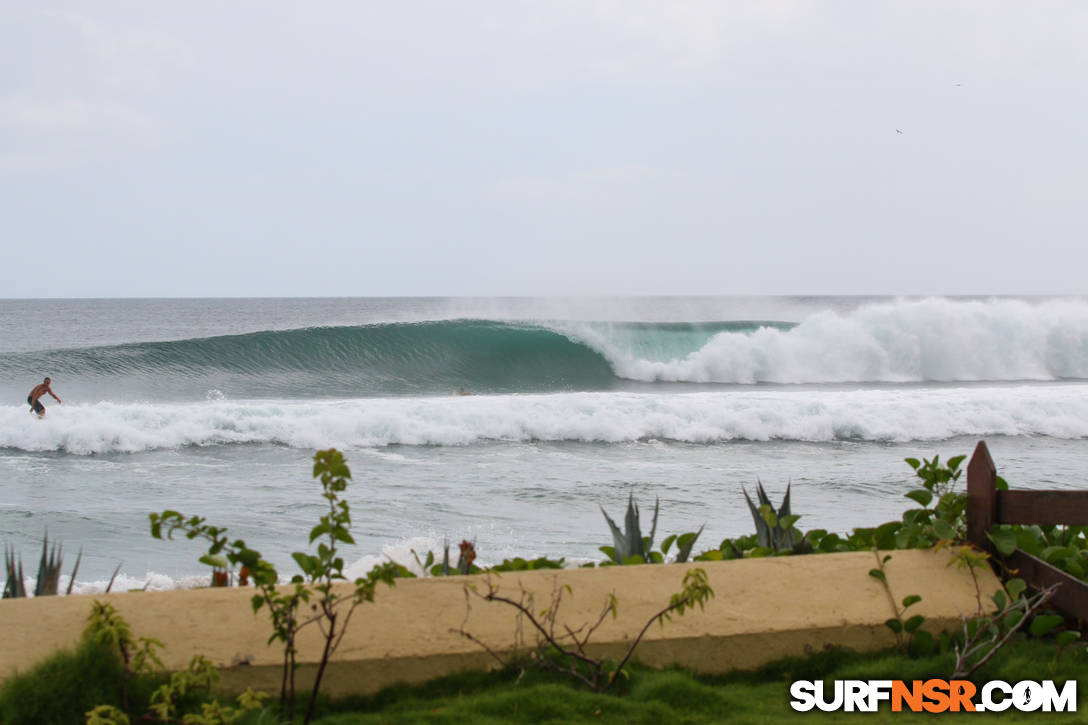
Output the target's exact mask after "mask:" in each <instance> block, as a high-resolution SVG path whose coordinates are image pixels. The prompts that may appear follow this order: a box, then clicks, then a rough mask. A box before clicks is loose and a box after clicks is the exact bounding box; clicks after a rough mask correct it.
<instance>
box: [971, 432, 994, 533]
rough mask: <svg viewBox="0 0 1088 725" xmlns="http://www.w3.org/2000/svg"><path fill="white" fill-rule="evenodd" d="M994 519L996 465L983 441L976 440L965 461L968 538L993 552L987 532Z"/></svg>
mask: <svg viewBox="0 0 1088 725" xmlns="http://www.w3.org/2000/svg"><path fill="white" fill-rule="evenodd" d="M995 523H997V468H996V467H995V466H994V461H993V459H992V458H990V449H988V448H987V447H986V441H979V442H978V445H977V446H975V452H974V453H973V454H972V455H971V460H970V461H969V462H968V463H967V540H968V541H970V542H971V543H972V544H974V545H975V546H977V547H978V548H980V549H983V550H985V551H990V552H992V551H993V550H994V547H993V544H992V543H991V542H990V540H989V538H987V536H986V534H987V533H988V532H989V531H990V527H991V526H993V525H994V524H995Z"/></svg>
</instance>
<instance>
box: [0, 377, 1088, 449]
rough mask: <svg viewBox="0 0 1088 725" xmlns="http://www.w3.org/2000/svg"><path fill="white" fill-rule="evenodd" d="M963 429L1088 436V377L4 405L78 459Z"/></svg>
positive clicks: (28, 430) (27, 427) (28, 444)
mask: <svg viewBox="0 0 1088 725" xmlns="http://www.w3.org/2000/svg"><path fill="white" fill-rule="evenodd" d="M960 435H977V436H982V435H1045V436H1053V437H1058V438H1082V437H1088V383H1055V384H1031V385H1018V386H1017V385H1004V386H985V387H983V386H972V387H941V388H931V387H922V386H906V387H896V388H891V387H889V388H871V389H864V390H854V391H850V390H826V389H805V388H798V389H785V390H782V389H776V390H731V391H723V392H701V393H684V394H657V393H649V394H645V393H562V394H550V395H502V396H498V395H496V396H471V397H460V396H448V397H441V398H380V399H361V400H345V401H304V402H266V401H248V402H246V401H231V402H203V403H191V404H132V405H122V404H116V403H97V404H94V405H88V406H80V405H71V406H68V405H66V406H63V407H62V406H56V407H55V408H54V409H53V410H50V413H49V415H48V416H47V417H46V418H45V419H44V420H36V419H34V418H33V417H32V416H29V415H28V414H27V412H26V409H25V408H23V407H21V406H20V407H10V406H9V407H3V408H0V447H3V448H9V449H18V450H24V451H63V452H67V453H74V454H95V453H115V452H124V453H134V452H138V451H147V450H156V449H169V448H176V447H180V446H194V445H195V446H207V445H223V444H234V443H270V444H279V445H286V446H291V447H295V448H324V447H328V446H337V447H340V448H345V449H350V448H365V447H382V446H390V445H412V446H418V445H437V446H442V445H467V444H472V443H476V442H480V441H489V440H497V441H585V442H606V443H616V442H624V441H639V440H647V439H660V440H671V441H687V442H693V443H713V442H720V441H729V440H740V439H743V440H757V441H765V440H800V441H831V440H840V439H857V440H875V441H908V440H941V439H946V438H951V437H955V436H960Z"/></svg>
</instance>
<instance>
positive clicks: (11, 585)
mask: <svg viewBox="0 0 1088 725" xmlns="http://www.w3.org/2000/svg"><path fill="white" fill-rule="evenodd" d="M4 568H5V569H7V572H8V576H7V579H6V580H5V582H4V597H3V598H4V599H16V598H19V597H25V596H26V587H24V586H23V562H22V561H21V560H19V561H18V562H17V561H16V559H15V550H14V549H9V548H8V545H7V544H4Z"/></svg>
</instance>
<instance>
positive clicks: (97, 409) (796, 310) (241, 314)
mask: <svg viewBox="0 0 1088 725" xmlns="http://www.w3.org/2000/svg"><path fill="white" fill-rule="evenodd" d="M46 375H49V376H51V377H52V378H53V388H54V390H55V391H56V393H57V394H58V395H59V396H60V397H61V398H62V399H63V400H64V403H63V405H58V404H57V403H56V402H55V401H53V400H52V399H51V398H48V396H47V397H46V399H45V400H44V403H45V405H46V406H47V408H48V415H47V416H46V417H45V418H44V419H43V420H38V419H37V418H36V417H35V416H33V415H30V414H29V411H28V407H27V406H26V405H25V402H24V401H25V399H26V395H27V393H28V391H29V390H30V388H31V387H33V385H35V384H36V383H38V382H40V380H41V378H42V377H44V376H46ZM462 389H463V390H465V391H467V392H470V393H472V394H471V395H459V394H458V392H459V391H460V390H462ZM0 401H3V404H2V405H0V540H2V541H3V542H5V543H6V544H8V545H10V546H13V547H14V548H15V549H16V550H18V551H20V552H21V553H22V557H23V560H24V564H25V566H26V568H27V569H30V570H36V566H35V564H36V561H37V559H36V557H37V555H38V552H39V545H40V540H41V537H42V535H43V533H46V532H48V534H49V536H50V538H51V539H55V540H60V541H62V542H63V544H64V546H65V554H66V561H67V564H66V566H65V573H66V574H67V572H68V571H70V568H71V565H72V564H73V563H74V559H75V553H76V551H77V550H78V549H80V548H82V551H83V560H82V564H81V565H80V569H79V573H78V575H77V582H76V586H75V590H76V591H84V592H86V591H96V590H101V589H102V588H103V587H104V586H105V582H106V581H107V580H108V579H109V577H110V574H111V573H112V572H113V571H114V569H115V568H116V567H118V565H120V567H121V572H122V574H121V576H120V577H119V580H118V584H117V585H115V586H117V587H119V588H122V589H123V588H139V587H144V586H149V587H151V588H166V587H172V586H178V585H181V586H187V585H192V584H195V583H199V582H201V581H202V580H206V579H207V574H208V572H207V570H206V567H204V566H202V565H200V564H199V563H198V562H197V558H198V556H199V554H200V553H201V551H202V549H201V547H200V546H199V545H198V544H197V543H194V542H189V541H185V540H180V541H174V542H159V541H154V540H152V539H151V537H150V535H149V533H148V514H149V513H150V512H152V511H161V510H163V509H166V508H170V509H177V510H180V511H182V512H184V513H186V514H199V515H202V516H205V517H207V518H208V520H209V522H211V523H214V524H216V525H220V526H226V527H228V528H229V530H230V533H231V535H232V536H238V537H242V538H244V539H246V541H247V542H248V543H249V544H250V545H251V546H254V547H255V548H258V549H260V550H261V551H262V552H263V553H264V554H265V556H266V558H269V559H270V560H272V561H273V562H275V563H276V564H277V565H279V566H280V569H281V573H283V574H285V575H290V574H292V573H294V571H293V564H292V563H291V560H290V552H292V551H295V550H299V549H303V548H305V540H306V536H307V533H308V531H309V529H310V528H311V527H312V525H313V523H314V522H315V521H316V519H317V517H318V516H320V515H321V513H322V510H323V509H322V499H321V498H320V496H319V490H320V489H319V486H318V484H316V483H315V482H314V481H313V480H312V479H311V478H310V467H311V460H310V459H311V457H312V455H313V452H314V451H315V450H316V449H318V448H327V447H330V446H336V447H338V448H340V449H341V450H343V451H344V452H345V454H346V456H347V458H348V462H349V464H350V465H351V467H352V471H353V473H354V479H353V483H352V484H351V485H350V486H349V488H348V491H347V498H348V500H349V502H350V503H351V507H352V515H353V524H354V526H353V530H354V533H355V537H356V541H357V543H356V545H355V546H354V547H349V548H348V551H346V552H345V554H346V559H347V560H348V561H350V562H351V566H350V567H349V569H350V571H351V573H353V574H355V573H363V572H365V571H366V570H367V569H369V567H370V566H372V565H373V564H374V563H376V562H378V561H380V560H381V559H383V558H386V557H389V558H393V559H396V560H397V561H400V562H401V563H404V564H410V563H411V561H412V554H411V552H412V550H416V551H419V552H423V551H425V550H427V549H431V550H435V551H436V553H438V552H440V550H441V547H442V544H443V542H444V541H446V540H448V541H450V542H452V543H453V544H454V550H456V543H457V542H459V541H460V540H461V539H469V540H473V541H475V543H476V548H477V551H478V553H479V558H480V560H481V562H482V563H485V564H487V563H497V562H499V561H501V560H502V559H503V558H505V557H509V556H518V555H520V556H526V557H535V556H542V555H547V556H552V557H557V556H565V557H566V558H567V559H568V561H571V562H582V561H587V560H598V559H600V558H601V555H600V554H599V552H598V551H597V547H599V546H601V545H604V544H609V543H610V542H611V536H610V534H609V532H608V528H607V526H606V524H605V522H604V519H603V517H602V516H601V512H600V507H601V506H603V507H604V508H605V509H606V510H608V511H609V512H610V513H611V514H612V515H613V516H617V515H622V513H623V509H624V508H625V505H626V501H627V497H628V495H629V494H631V493H633V494H634V495H635V497H636V499H637V500H638V501H639V502H640V504H641V506H642V508H643V509H644V510H645V509H650V508H652V504H653V501H654V499H655V498H659V499H660V502H661V514H660V521H659V528H658V539H659V540H660V539H661V538H663V537H664V536H665V535H667V534H670V533H681V532H684V531H689V530H694V529H696V528H698V527H699V526H701V525H703V524H704V523H705V524H706V529H705V531H704V533H703V537H702V539H701V540H700V542H699V544H698V545H697V546H696V549H697V550H701V549H704V548H710V547H713V546H716V545H717V544H718V542H719V541H720V540H721V539H722V538H723V537H726V536H730V537H732V536H737V535H741V534H746V533H750V532H751V531H752V522H751V518H750V515H749V512H748V509H747V506H746V504H745V502H744V498H743V496H742V493H741V489H742V486H746V487H749V488H751V487H752V486H754V485H755V483H756V481H757V480H758V481H762V483H763V484H764V486H765V487H766V488H767V489H768V491H769V493H770V494H771V496H772V498H774V499H776V500H777V499H780V498H781V496H782V494H783V493H784V491H785V489H786V486H787V484H790V485H792V502H793V508H794V512H795V513H798V514H801V515H802V519H801V520H800V522H799V526H800V528H802V529H808V528H816V527H819V528H826V529H831V530H835V531H840V532H844V531H848V530H849V529H851V528H853V527H855V526H869V525H874V524H878V523H881V522H883V521H886V520H890V519H894V518H898V516H899V515H900V513H901V512H902V511H903V510H904V509H905V508H907V507H908V505H910V502H909V501H908V500H907V499H905V498H904V497H903V494H904V493H905V492H906V491H908V490H909V489H910V488H911V487H912V482H911V480H912V475H913V474H912V471H911V470H910V468H909V467H908V466H907V465H906V464H905V463H904V462H903V459H904V458H905V457H907V456H915V457H922V456H925V457H930V456H932V455H934V454H940V455H941V456H942V457H943V458H947V457H950V456H952V455H956V454H961V453H965V454H969V453H970V452H971V450H972V449H973V447H974V445H975V443H976V442H977V441H978V440H980V439H985V440H986V441H987V442H988V444H989V445H990V449H991V452H992V454H993V456H994V459H995V461H996V463H997V465H998V468H999V471H1000V472H1001V473H1002V475H1004V476H1005V478H1006V479H1008V480H1009V482H1010V484H1011V485H1013V486H1014V487H1018V488H1080V487H1083V485H1084V483H1083V481H1084V479H1085V474H1086V473H1088V300H1085V299H1082V298H1061V299H1057V298H1028V299H1022V298H917V299H915V298H858V297H844V298H830V297H815V298H804V297H756V298H739V297H716V298H615V299H613V298H586V299H567V298H546V299H530V298H512V299H462V298H458V299H439V298H427V299H408V298H397V299H372V298H358V299H226V300H211V299H194V300H185V299H180V300H173V299H170V300H167V299H162V300H0ZM30 573H33V572H30Z"/></svg>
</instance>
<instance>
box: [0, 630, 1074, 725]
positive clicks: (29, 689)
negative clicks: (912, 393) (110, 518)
mask: <svg viewBox="0 0 1088 725" xmlns="http://www.w3.org/2000/svg"><path fill="white" fill-rule="evenodd" d="M951 664H952V657H951V655H947V654H946V655H934V656H932V657H926V658H911V657H905V656H903V655H901V654H899V653H898V652H881V653H875V654H858V653H855V652H850V651H845V650H827V651H824V652H820V653H817V654H814V655H811V656H808V657H801V658H790V659H784V660H779V661H777V662H773V663H771V664H769V665H767V666H764V667H762V668H760V669H759V670H756V671H751V672H738V673H733V674H729V675H719V676H709V675H696V674H693V673H691V672H688V671H685V670H681V669H677V668H672V669H666V670H651V669H647V668H644V667H639V666H637V665H636V666H634V667H632V668H631V672H630V678H629V679H626V680H621V682H620V683H618V684H617V687H616V690H617V692H616V693H615V694H609V695H597V694H594V693H592V692H590V691H589V690H588V689H587V688H586V687H584V686H582V685H580V684H577V683H575V682H574V681H573V680H569V679H566V678H563V677H562V676H559V675H556V674H554V673H546V672H539V671H535V670H528V671H526V672H524V673H519V672H517V671H513V670H507V671H502V672H491V673H484V672H473V673H463V674H460V675H456V676H452V677H446V678H442V679H438V680H433V681H431V682H428V683H424V684H421V685H417V686H411V687H409V686H398V687H391V688H387V689H385V690H383V691H382V692H380V693H378V694H376V695H373V696H370V697H354V698H347V699H342V700H335V701H330V700H328V699H325V698H322V699H321V700H320V701H319V710H318V715H319V717H318V719H317V722H319V723H321V724H322V725H357V724H358V725H363V724H371V723H374V724H376V723H391V724H392V723H450V724H453V723H466V722H471V723H474V724H476V723H479V724H480V725H491V724H496V725H497V724H498V723H542V724H543V723H557V724H558V723H605V724H612V723H615V724H617V725H618V724H623V725H628V724H630V725H640V724H645V725H671V724H672V723H680V724H691V725H698V724H701V723H746V724H747V723H752V724H754V725H759V724H760V723H778V722H784V721H791V720H796V719H807V720H809V721H812V722H817V723H847V722H849V723H883V722H889V723H902V724H903V725H906V724H907V723H923V722H924V723H932V721H933V718H935V717H937V718H939V719H940V722H942V723H944V722H951V723H955V722H960V721H962V720H963V718H965V717H967V716H968V715H972V716H974V719H973V720H969V721H968V722H974V723H978V722H979V721H980V718H986V719H987V720H992V719H996V720H999V721H1001V722H1022V723H1030V722H1038V721H1040V720H1041V719H1044V718H1045V721H1046V722H1047V723H1070V722H1086V721H1088V718H1086V717H1085V713H1088V704H1086V705H1085V706H1082V708H1081V712H1080V713H1070V714H1055V713H1046V714H1040V713H1018V712H1015V711H1010V712H1005V713H985V714H982V715H979V714H977V713H963V714H956V713H943V714H940V715H934V714H928V713H920V714H914V713H892V712H890V711H889V710H888V706H887V704H885V705H884V708H885V709H884V710H883V711H881V712H879V713H821V712H810V713H798V712H794V711H793V710H792V709H790V706H789V699H790V697H789V685H790V683H791V682H793V681H794V680H798V679H804V680H814V679H826V680H834V679H904V680H912V679H928V678H930V677H940V678H942V679H943V678H946V677H947V675H948V673H949V672H950V671H951ZM973 679H974V680H975V682H976V683H981V682H984V681H987V680H992V679H1002V680H1006V681H1009V682H1016V681H1019V680H1046V679H1054V680H1059V681H1064V680H1066V679H1077V680H1078V688H1079V693H1080V695H1081V698H1080V699H1081V700H1085V699H1088V689H1086V688H1088V649H1086V648H1085V647H1084V646H1083V645H1081V646H1080V647H1079V648H1077V649H1070V650H1068V651H1065V652H1063V653H1061V654H1060V655H1059V654H1057V650H1056V648H1055V647H1054V645H1053V644H1052V643H1051V642H1046V641H1039V640H1020V641H1016V642H1014V643H1013V644H1012V645H1010V646H1009V647H1007V648H1006V649H1005V650H1003V651H1002V652H1001V653H999V654H998V656H997V657H996V658H995V659H994V661H993V662H991V663H990V664H989V665H987V666H986V667H985V668H983V669H982V670H980V671H979V672H978V673H977V674H976V676H975V677H974V678H973ZM160 681H161V680H159V679H155V678H146V677H145V678H136V679H135V680H133V681H132V682H131V683H130V692H129V698H130V702H131V704H132V705H133V707H132V710H131V711H130V712H133V713H143V712H146V706H147V701H148V696H149V694H150V692H151V689H152V688H153V687H155V686H156V685H157V684H158V683H159V682H160ZM121 683H122V669H121V666H120V663H119V661H118V659H117V658H116V656H114V655H113V654H112V653H110V652H109V651H108V650H104V649H103V648H100V647H94V646H90V645H84V646H81V647H80V648H79V649H77V650H75V651H70V652H61V653H58V654H56V655H54V656H52V657H51V658H49V659H48V660H47V661H45V662H43V663H42V664H41V665H39V666H38V667H36V668H34V669H33V670H31V671H29V672H26V673H22V674H20V675H17V676H14V677H11V678H9V679H8V680H7V681H6V682H5V683H4V685H3V688H2V689H0V725H16V724H21V723H35V724H36V723H43V724H50V723H65V724H66V723H80V724H82V723H83V722H84V716H83V713H85V712H86V711H88V710H90V709H92V708H93V707H94V706H95V705H98V704H106V703H109V704H115V705H120V704H121V701H122V697H123V694H122V689H121V687H122V685H121ZM220 699H221V701H222V702H227V701H229V699H230V698H226V697H221V698H220ZM299 701H300V702H304V701H305V697H303V696H302V695H301V694H300V697H299ZM198 710H199V708H198V707H197V706H196V703H195V702H191V703H189V708H188V709H187V710H186V711H188V712H194V711H198ZM300 715H301V712H300ZM275 721H276V719H275V717H274V714H273V711H269V710H266V712H265V713H264V714H263V716H262V715H261V714H259V713H251V714H250V715H249V716H248V717H247V718H245V719H244V720H243V721H242V722H243V723H249V724H250V725H256V724H257V723H261V724H263V725H268V724H269V723H274V722H275ZM300 721H301V717H300ZM240 725H241V723H240Z"/></svg>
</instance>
